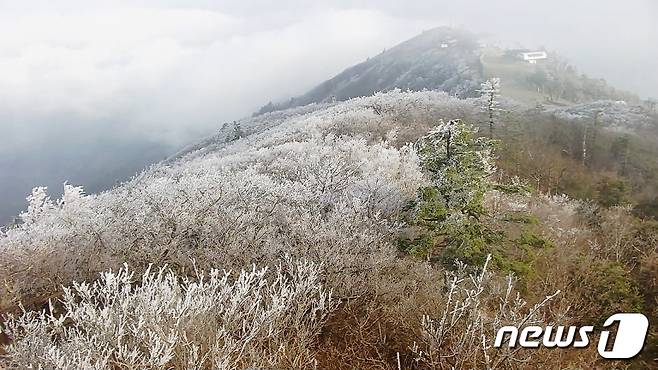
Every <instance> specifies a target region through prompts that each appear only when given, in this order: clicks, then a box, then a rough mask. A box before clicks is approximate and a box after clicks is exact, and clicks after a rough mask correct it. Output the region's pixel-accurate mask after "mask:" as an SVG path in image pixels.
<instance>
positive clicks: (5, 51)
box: [0, 0, 658, 223]
mask: <svg viewBox="0 0 658 370" xmlns="http://www.w3.org/2000/svg"><path fill="white" fill-rule="evenodd" d="M657 3H658V2H656V1H651V0H627V1H623V2H620V1H601V0H597V1H595V0H577V1H573V0H569V1H566V0H551V1H542V2H539V1H527V0H509V1H489V0H482V1H473V0H460V1H443V0H422V1H412V0H406V1H392V0H363V1H346V0H345V1H341V0H334V1H324V2H320V1H310V0H308V1H301V0H279V1H271V0H257V1H248V0H241V1H209V0H185V1H183V0H169V1H154V0H153V1H150V0H141V1H140V0H125V1H121V0H105V1H102V0H99V1H91V0H57V1H53V0H11V1H7V0H0V171H3V172H4V173H2V172H0V198H2V197H4V198H8V197H12V196H14V195H15V194H14V193H12V192H9V191H7V189H6V184H7V183H9V182H16V181H18V180H16V181H14V179H19V178H20V175H19V173H25V174H28V173H32V174H33V176H27V175H25V176H24V177H23V178H20V182H21V184H20V186H21V188H20V189H18V190H16V191H18V192H19V193H20V194H21V199H22V198H23V197H24V195H25V194H24V193H25V192H26V191H27V190H25V189H29V188H31V187H32V186H36V185H39V184H38V183H33V182H37V181H46V180H43V179H47V180H49V181H50V180H52V181H54V183H56V184H60V183H61V182H60V180H61V181H63V180H70V177H74V182H75V180H76V179H77V181H79V182H85V181H90V180H89V179H90V178H93V176H92V175H90V174H88V176H86V177H85V176H81V177H79V178H75V176H74V175H75V174H76V173H78V172H80V173H84V170H85V168H84V166H85V163H84V161H83V162H81V161H80V158H78V157H80V156H78V155H76V149H75V148H78V147H84V148H86V149H85V150H86V151H85V153H86V154H85V155H87V156H89V157H95V158H100V157H99V156H100V155H106V156H107V158H108V159H107V160H108V161H111V160H113V158H114V157H113V156H112V153H113V151H115V150H116V149H113V148H114V147H113V146H112V145H114V146H116V145H118V144H121V145H123V146H125V145H128V144H126V143H136V142H142V143H145V144H144V145H145V146H146V147H149V148H151V149H153V148H154V147H157V148H160V147H158V145H160V146H162V148H164V147H165V146H166V147H167V148H168V149H162V148H160V149H157V150H154V151H152V152H151V155H150V156H149V157H148V158H149V160H152V158H159V156H160V155H162V154H163V153H165V152H167V151H172V150H174V148H176V147H179V146H181V145H184V144H186V143H189V142H191V141H194V140H196V139H198V137H200V136H203V135H206V134H208V133H209V132H211V131H212V130H215V129H217V128H218V127H220V126H221V123H222V122H225V121H229V120H233V119H238V118H240V117H243V116H245V115H248V114H250V113H251V112H253V111H254V110H256V109H257V108H258V107H259V106H261V105H263V104H265V103H267V102H268V101H269V100H274V101H277V100H280V99H285V98H288V97H290V96H292V95H297V94H300V93H303V92H304V91H305V90H307V89H309V88H310V87H312V86H314V85H315V84H317V83H319V82H321V81H323V80H325V79H327V78H329V77H331V76H332V75H334V74H336V73H338V72H340V71H342V70H343V69H344V68H346V67H348V66H350V65H352V64H355V63H358V62H360V61H362V60H365V59H366V58H367V57H368V56H372V55H376V54H377V53H379V52H380V51H382V50H383V49H384V48H389V47H391V46H393V45H395V44H396V43H399V42H401V41H404V40H406V39H408V38H410V37H412V36H414V35H416V34H418V33H420V32H421V31H422V30H424V29H429V28H432V27H435V26H439V25H449V26H459V27H463V28H465V29H468V30H472V31H474V32H477V33H482V34H488V35H489V36H491V38H492V39H496V40H500V42H501V43H504V44H505V45H525V46H528V47H539V46H545V47H546V48H548V49H550V50H556V51H559V52H560V53H562V54H563V55H565V56H566V57H568V58H569V59H570V60H571V61H572V62H573V63H574V64H575V65H577V66H578V67H579V68H580V70H581V71H583V72H586V73H587V74H589V75H591V76H595V77H604V78H606V79H607V80H608V81H610V82H611V83H612V84H613V85H614V86H617V87H620V88H623V89H627V90H630V91H633V92H636V93H638V94H640V95H642V96H644V97H646V96H658V66H657V65H656V63H657V62H656V61H657V60H658V46H656V45H657V44H658V42H657V40H658V5H656V4H657ZM99 143H100V144H99ZM103 143H105V144H107V145H106V146H107V147H106V148H105V150H106V151H105V152H98V153H95V152H94V150H93V148H94V147H101V146H102V145H104V144H103ZM108 143H110V144H108ZM117 143H118V144H117ZM130 145H132V144H130ZM135 148H139V146H138V145H137V146H135ZM140 150H141V149H140ZM126 152H129V151H126ZM62 153H66V155H64V154H62ZM99 153H101V154H99ZM28 159H29V160H28ZM124 160H125V158H124ZM64 161H66V165H64ZM76 161H77V162H76ZM37 162H38V164H39V165H38V166H37V165H36V164H35V163H37ZM19 165H20V166H23V167H22V168H20V169H19V168H14V167H16V166H19ZM137 165H139V166H142V165H143V163H141V162H140V161H137V164H136V165H135V166H137ZM99 166H100V165H99ZM40 168H48V169H50V170H52V171H55V172H56V173H57V176H56V177H52V179H51V177H47V176H46V175H45V172H44V171H42V170H41V169H40ZM122 168H123V167H122ZM137 168H139V167H137ZM119 170H120V169H117V171H119ZM127 170H129V171H133V170H134V169H133V168H132V167H130V168H128V169H127ZM127 170H126V169H125V168H124V171H127ZM30 171H31V172H30ZM76 171H77V172H76ZM46 172H47V171H46ZM119 172H120V171H119ZM41 175H43V176H41ZM39 176H41V177H39ZM44 176H45V177H44ZM3 184H4V185H3ZM83 185H85V184H83ZM3 186H5V188H3ZM14 190H15V189H14ZM14 190H12V191H14ZM2 200H3V199H0V211H1V208H2V206H3V204H2ZM21 202H23V201H22V200H21ZM0 216H1V212H0ZM0 221H2V220H0ZM0 223H1V222H0Z"/></svg>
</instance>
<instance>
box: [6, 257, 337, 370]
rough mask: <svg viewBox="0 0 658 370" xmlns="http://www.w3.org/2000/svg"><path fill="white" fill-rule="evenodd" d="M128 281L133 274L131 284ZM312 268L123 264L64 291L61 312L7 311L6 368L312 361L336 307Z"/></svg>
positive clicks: (298, 365) (297, 364)
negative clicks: (191, 272) (132, 267)
mask: <svg viewBox="0 0 658 370" xmlns="http://www.w3.org/2000/svg"><path fill="white" fill-rule="evenodd" d="M135 280H140V281H138V282H136V281H135ZM320 280H321V277H320V267H319V266H318V265H315V264H313V263H309V262H293V261H290V260H286V262H285V263H284V264H283V265H280V266H279V267H278V268H277V269H275V270H274V271H269V272H268V270H267V269H257V268H256V267H253V269H251V270H248V271H242V272H241V273H240V274H238V275H236V276H234V275H231V274H229V273H226V272H221V271H219V270H212V271H210V273H209V274H208V275H207V276H205V275H203V274H202V273H200V274H199V276H198V277H197V278H195V279H189V278H182V279H180V278H179V277H177V276H176V274H174V273H173V272H172V271H171V270H169V269H166V268H162V269H160V270H158V271H151V270H150V269H149V270H147V272H146V273H145V274H144V275H143V276H142V277H141V279H136V278H135V276H134V274H133V273H132V272H130V271H129V270H128V269H127V268H122V269H121V270H119V271H118V272H116V273H112V272H109V273H104V274H102V275H101V278H100V279H99V280H97V281H96V282H94V283H91V284H89V283H74V284H73V285H72V287H70V288H66V289H65V290H64V295H63V298H62V301H61V304H62V307H61V309H60V310H61V311H62V313H60V314H58V313H53V311H57V309H56V308H53V307H52V306H51V308H50V311H51V312H46V311H42V312H26V313H24V314H23V315H22V316H19V317H16V318H10V319H9V320H8V321H7V322H6V323H5V325H6V332H7V333H8V334H9V336H10V337H11V338H13V339H14V341H13V343H12V344H11V345H10V346H9V347H8V348H7V349H6V350H7V352H8V353H7V357H6V359H5V360H6V365H8V366H10V367H11V368H18V369H28V368H29V369H32V368H45V369H71V370H78V369H171V368H178V369H209V368H213V369H243V368H280V369H283V368H286V369H303V368H313V367H314V366H315V359H314V343H315V341H316V337H317V335H318V333H319V331H320V329H321V328H322V325H323V324H324V322H325V320H326V318H327V315H328V314H329V313H330V312H331V311H332V310H333V309H334V308H335V307H336V302H335V300H334V299H333V298H332V296H331V292H330V291H328V290H327V289H325V288H323V286H322V284H321V281H320Z"/></svg>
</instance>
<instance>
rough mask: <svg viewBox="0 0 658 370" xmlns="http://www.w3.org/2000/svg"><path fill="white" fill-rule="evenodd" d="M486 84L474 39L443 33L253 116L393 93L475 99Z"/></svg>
mask: <svg viewBox="0 0 658 370" xmlns="http://www.w3.org/2000/svg"><path fill="white" fill-rule="evenodd" d="M482 80H483V78H482V67H481V63H480V52H479V45H478V42H477V40H476V38H475V36H473V35H472V34H470V33H468V32H465V31H460V30H455V29H451V28H447V27H439V28H434V29H432V30H429V31H425V32H423V33H422V34H420V35H418V36H416V37H414V38H412V39H410V40H407V41H405V42H403V43H401V44H399V45H397V46H395V47H393V48H391V49H389V50H385V51H383V52H382V53H380V54H379V55H377V56H375V57H372V58H368V60H366V61H365V62H363V63H359V64H357V65H355V66H352V67H350V68H348V69H346V70H345V71H343V72H341V73H340V74H338V75H337V76H335V77H333V78H331V79H330V80H327V81H325V82H323V83H321V84H320V85H318V86H317V87H315V88H313V89H312V90H311V91H309V92H307V93H306V94H303V95H300V96H297V97H294V98H291V99H290V100H288V101H286V102H282V103H272V102H270V103H268V104H267V105H265V106H263V107H262V108H261V109H260V110H258V112H256V113H255V115H259V114H263V113H269V112H273V111H278V110H283V109H287V108H292V107H297V106H302V105H307V104H310V103H321V102H331V101H333V100H338V101H344V100H348V99H351V98H356V97H361V96H369V95H372V94H374V93H375V92H386V91H390V90H393V89H402V90H411V91H422V90H439V91H445V92H447V93H449V94H450V95H457V96H459V97H472V96H475V95H476V90H477V89H478V87H479V85H480V82H482Z"/></svg>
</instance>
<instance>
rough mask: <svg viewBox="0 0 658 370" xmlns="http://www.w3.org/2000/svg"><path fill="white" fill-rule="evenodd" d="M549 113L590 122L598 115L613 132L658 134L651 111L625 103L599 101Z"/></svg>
mask: <svg viewBox="0 0 658 370" xmlns="http://www.w3.org/2000/svg"><path fill="white" fill-rule="evenodd" d="M548 111H549V112H551V113H554V114H555V115H557V116H559V117H560V118H563V119H568V120H574V121H583V120H587V121H589V120H592V119H593V118H594V117H595V116H596V115H597V114H598V119H599V122H600V123H601V124H602V126H603V127H605V128H608V129H611V130H615V131H620V132H629V133H641V132H644V131H645V130H653V131H654V132H657V133H658V126H657V125H656V119H655V117H652V116H651V114H650V112H649V111H647V110H646V109H645V108H644V107H642V106H638V105H631V104H628V103H626V102H623V101H610V100H599V101H595V102H592V103H585V104H578V105H574V106H571V107H563V108H554V109H549V110H548Z"/></svg>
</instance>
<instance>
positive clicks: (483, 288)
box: [414, 256, 568, 369]
mask: <svg viewBox="0 0 658 370" xmlns="http://www.w3.org/2000/svg"><path fill="white" fill-rule="evenodd" d="M490 258H491V256H489V257H488V258H487V260H486V262H485V264H484V266H483V267H482V270H480V271H477V272H468V271H469V270H472V269H469V268H468V266H465V265H463V264H458V269H457V270H456V271H454V272H450V273H447V274H446V279H445V281H444V284H445V287H444V288H443V291H444V293H445V294H444V298H443V300H442V301H441V303H440V304H439V305H438V306H437V307H436V308H435V309H436V311H434V312H432V313H431V314H429V315H426V316H424V317H423V321H422V328H421V342H420V343H417V344H416V345H415V346H414V352H415V353H416V355H417V358H416V361H417V362H418V363H419V364H420V365H421V366H422V367H424V368H431V369H471V368H482V369H512V368H518V367H519V364H524V363H525V364H532V365H531V366H532V367H535V366H536V367H540V368H541V367H545V368H550V367H552V366H551V365H555V364H557V363H559V362H561V361H562V362H564V363H566V360H565V359H563V358H560V357H562V355H563V354H560V353H550V354H549V353H546V352H547V351H550V349H549V350H547V349H531V350H526V349H523V348H522V347H519V346H516V347H509V346H508V345H507V343H505V345H503V346H502V347H500V348H495V347H493V343H494V340H495V337H496V333H497V331H498V329H500V328H501V327H503V326H509V325H512V326H515V327H520V328H522V327H525V326H530V325H540V326H544V325H556V323H564V321H566V320H565V319H567V318H568V317H567V316H566V314H567V311H568V310H566V309H565V308H564V307H560V306H559V305H556V304H555V301H558V300H559V295H560V293H561V292H560V291H556V292H554V293H553V294H551V295H548V296H546V297H544V298H543V299H542V300H541V301H539V302H537V303H536V304H534V305H530V304H528V302H526V301H525V300H524V299H522V298H521V296H520V294H519V293H518V292H517V291H516V290H515V288H514V286H515V284H514V278H513V277H512V276H511V275H510V276H508V277H507V278H506V279H504V278H501V277H498V276H496V274H494V273H492V272H490V271H488V270H487V268H488V266H487V265H488V263H489V261H490ZM542 352H545V353H542ZM553 352H554V351H553Z"/></svg>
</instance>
